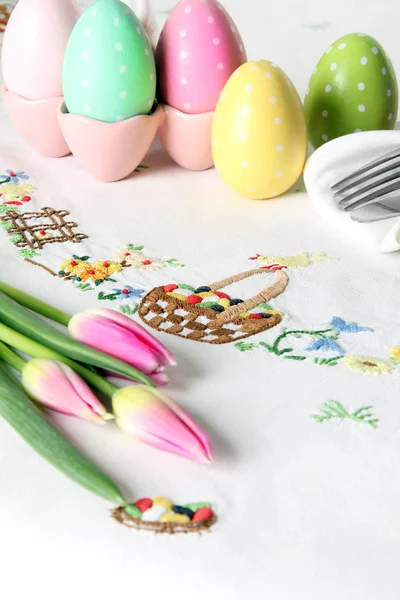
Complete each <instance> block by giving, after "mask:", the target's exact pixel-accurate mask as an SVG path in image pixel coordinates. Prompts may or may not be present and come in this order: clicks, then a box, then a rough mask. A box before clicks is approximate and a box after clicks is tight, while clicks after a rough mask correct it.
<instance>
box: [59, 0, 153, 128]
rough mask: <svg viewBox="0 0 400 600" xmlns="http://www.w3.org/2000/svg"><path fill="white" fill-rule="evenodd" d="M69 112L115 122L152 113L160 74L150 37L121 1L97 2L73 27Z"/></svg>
mask: <svg viewBox="0 0 400 600" xmlns="http://www.w3.org/2000/svg"><path fill="white" fill-rule="evenodd" d="M63 87H64V98H65V104H66V107H67V109H68V112H70V113H72V114H80V115H85V116H87V117H91V118H93V119H96V120H98V121H106V122H109V123H113V122H116V121H123V120H125V119H129V118H130V117H133V116H136V115H142V114H148V113H149V112H150V110H151V108H152V106H153V104H154V98H155V89H156V73H155V63H154V55H153V51H152V48H151V45H150V41H149V38H148V37H147V35H146V32H145V30H144V28H143V25H142V23H141V22H140V21H139V19H138V18H137V17H136V15H135V13H134V12H133V11H132V10H131V9H130V8H129V7H128V6H127V5H126V4H124V3H123V2H120V1H119V0H97V1H96V2H95V3H94V4H91V5H90V6H89V7H88V8H87V9H86V10H85V12H84V13H83V15H82V16H81V18H80V19H79V21H78V22H77V24H76V25H75V27H74V29H73V31H72V34H71V37H70V40H69V43H68V46H67V50H66V53H65V60H64V70H63Z"/></svg>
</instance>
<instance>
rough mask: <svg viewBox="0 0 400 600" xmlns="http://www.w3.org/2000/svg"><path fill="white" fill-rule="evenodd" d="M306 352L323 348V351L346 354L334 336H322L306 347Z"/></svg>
mask: <svg viewBox="0 0 400 600" xmlns="http://www.w3.org/2000/svg"><path fill="white" fill-rule="evenodd" d="M304 349H305V351H306V352H315V351H316V350H322V352H336V353H337V354H344V350H342V348H341V347H340V346H339V344H337V343H336V342H335V340H333V339H332V338H325V337H321V338H318V339H316V340H314V341H313V342H312V344H310V346H308V347H307V348H304Z"/></svg>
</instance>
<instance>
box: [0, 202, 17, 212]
mask: <svg viewBox="0 0 400 600" xmlns="http://www.w3.org/2000/svg"><path fill="white" fill-rule="evenodd" d="M8 212H15V213H17V212H19V209H18V208H17V207H16V206H11V205H9V204H0V215H4V214H5V213H8Z"/></svg>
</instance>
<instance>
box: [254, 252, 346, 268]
mask: <svg viewBox="0 0 400 600" xmlns="http://www.w3.org/2000/svg"><path fill="white" fill-rule="evenodd" d="M250 260H257V261H258V262H260V263H263V264H265V263H266V264H269V265H281V266H283V267H287V268H290V269H301V268H304V267H309V266H310V265H311V264H313V263H315V262H324V261H327V260H337V259H336V258H334V257H330V256H327V255H326V254H325V252H316V253H314V254H310V253H308V252H300V254H296V255H294V256H264V255H262V254H256V255H255V256H252V257H250Z"/></svg>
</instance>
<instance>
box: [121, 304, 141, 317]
mask: <svg viewBox="0 0 400 600" xmlns="http://www.w3.org/2000/svg"><path fill="white" fill-rule="evenodd" d="M138 308H139V304H133V305H132V306H129V304H122V305H121V306H120V307H119V310H120V311H121V312H122V313H124V315H129V316H132V315H134V314H135V313H136V312H137V310H138Z"/></svg>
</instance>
